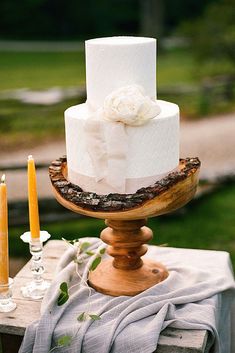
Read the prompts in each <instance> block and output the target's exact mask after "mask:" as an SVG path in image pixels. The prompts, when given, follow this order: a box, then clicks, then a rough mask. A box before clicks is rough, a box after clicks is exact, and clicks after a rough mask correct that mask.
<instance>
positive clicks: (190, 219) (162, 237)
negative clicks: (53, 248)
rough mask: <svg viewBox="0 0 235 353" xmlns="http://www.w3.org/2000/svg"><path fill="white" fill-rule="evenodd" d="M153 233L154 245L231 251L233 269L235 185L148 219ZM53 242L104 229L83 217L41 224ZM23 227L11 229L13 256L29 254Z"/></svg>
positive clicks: (96, 234)
mask: <svg viewBox="0 0 235 353" xmlns="http://www.w3.org/2000/svg"><path fill="white" fill-rule="evenodd" d="M148 225H149V226H150V227H151V228H152V230H153V232H154V239H153V241H152V243H153V244H157V245H159V244H165V243H167V244H168V246H171V247H185V248H198V249H213V250H225V251H228V252H230V254H231V258H232V261H233V265H234V267H235V184H231V185H228V186H226V187H224V188H222V189H220V190H219V191H217V192H216V193H214V194H212V195H210V196H207V197H205V198H203V199H201V200H199V201H196V202H193V203H191V204H189V205H188V206H187V207H186V208H184V209H183V210H182V213H180V214H175V215H170V216H161V217H157V218H152V219H149V222H148ZM42 228H43V229H47V230H48V231H49V232H50V233H51V234H52V239H53V238H54V239H55V238H56V239H60V238H61V237H64V238H67V239H74V238H77V237H84V236H98V235H99V233H100V231H101V230H102V229H103V228H104V223H103V221H102V220H96V219H91V218H82V219H78V220H77V221H72V222H63V223H57V224H48V225H46V224H45V225H43V226H42ZM26 230H27V229H25V227H24V228H22V227H21V228H18V229H16V228H13V229H10V232H9V233H10V250H11V254H12V255H13V256H22V255H24V254H27V253H28V249H27V246H26V245H25V244H23V243H22V241H20V239H19V235H20V234H22V232H24V231H26Z"/></svg>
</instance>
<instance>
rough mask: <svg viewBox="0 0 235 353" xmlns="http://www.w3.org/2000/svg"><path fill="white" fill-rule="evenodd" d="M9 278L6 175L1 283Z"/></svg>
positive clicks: (0, 205) (0, 189)
mask: <svg viewBox="0 0 235 353" xmlns="http://www.w3.org/2000/svg"><path fill="white" fill-rule="evenodd" d="M8 279H9V253H8V210H7V186H6V183H5V175H3V176H2V178H1V183H0V285H1V284H8Z"/></svg>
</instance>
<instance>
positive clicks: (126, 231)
mask: <svg viewBox="0 0 235 353" xmlns="http://www.w3.org/2000/svg"><path fill="white" fill-rule="evenodd" d="M199 169H200V161H199V159H198V158H186V159H181V160H180V161H179V168H178V170H177V171H175V172H172V173H169V174H168V175H167V176H166V177H165V178H163V179H161V180H159V181H156V183H155V184H154V185H152V186H149V187H147V188H142V189H139V190H138V191H136V193H135V194H127V195H124V194H109V195H97V194H95V193H92V192H84V191H83V190H82V189H81V188H80V187H79V186H78V185H74V184H72V183H71V182H70V181H69V180H67V159H66V157H62V158H60V159H57V160H56V161H53V162H52V164H51V166H50V167H49V174H50V178H51V182H52V186H53V190H54V193H55V197H56V198H57V200H58V201H59V202H60V203H61V204H62V205H63V206H65V207H66V208H68V209H70V210H72V211H74V212H77V213H80V214H84V215H87V216H90V217H95V218H101V219H106V224H107V225H108V227H107V228H106V229H104V230H103V231H102V233H101V239H102V240H103V241H104V242H105V243H106V244H108V245H109V246H108V248H107V253H108V254H109V255H110V256H112V257H113V258H114V259H113V260H112V259H108V260H104V261H102V262H101V263H100V264H99V266H98V267H97V268H96V269H95V271H91V272H90V274H89V278H88V280H89V283H90V285H91V286H92V287H93V288H95V289H96V290H97V291H99V292H101V293H104V294H107V295H113V296H120V295H128V296H133V295H136V294H139V293H141V292H143V291H144V290H146V289H148V288H150V287H152V286H153V285H155V284H157V283H159V282H161V281H163V280H164V279H166V278H167V276H168V272H167V270H166V268H165V267H164V266H163V265H161V264H159V263H157V262H155V261H150V260H148V259H142V256H143V255H144V254H145V253H146V251H147V247H146V245H144V244H145V243H147V242H148V241H149V240H150V239H151V238H152V231H151V229H149V228H147V227H145V224H146V219H147V218H148V217H154V216H158V215H162V214H165V213H169V212H172V211H174V210H177V209H178V208H179V207H182V206H183V205H185V204H186V203H187V202H189V201H190V200H191V199H192V197H193V196H194V194H195V192H196V188H197V183H198V176H199Z"/></svg>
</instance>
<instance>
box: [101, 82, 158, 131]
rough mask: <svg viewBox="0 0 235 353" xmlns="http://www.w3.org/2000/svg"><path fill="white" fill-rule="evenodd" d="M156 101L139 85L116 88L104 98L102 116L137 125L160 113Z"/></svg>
mask: <svg viewBox="0 0 235 353" xmlns="http://www.w3.org/2000/svg"><path fill="white" fill-rule="evenodd" d="M160 111H161V109H160V107H159V105H158V104H157V102H156V101H153V100H152V99H150V98H149V97H148V96H146V95H144V90H143V88H142V87H141V86H138V85H131V86H126V87H122V88H119V89H117V90H116V91H113V92H112V93H111V94H109V95H108V96H107V97H106V98H105V100H104V106H103V112H104V117H105V119H107V120H110V121H120V122H123V123H124V124H127V125H132V126H138V125H143V124H145V123H147V122H148V121H149V120H150V119H153V118H154V117H156V116H157V115H158V114H159V113H160Z"/></svg>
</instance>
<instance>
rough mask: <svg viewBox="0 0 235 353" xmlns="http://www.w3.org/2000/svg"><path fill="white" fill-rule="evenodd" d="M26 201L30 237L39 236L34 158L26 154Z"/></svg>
mask: <svg viewBox="0 0 235 353" xmlns="http://www.w3.org/2000/svg"><path fill="white" fill-rule="evenodd" d="M28 202H29V224H30V233H31V239H32V240H35V239H39V238H40V223H39V212H38V195H37V180H36V170H35V164H34V159H33V157H32V156H28Z"/></svg>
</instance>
